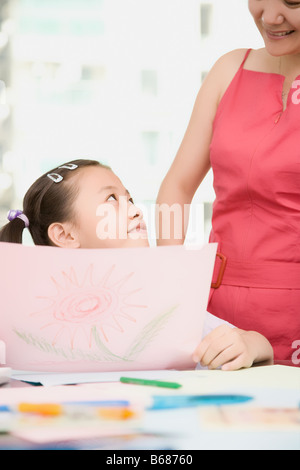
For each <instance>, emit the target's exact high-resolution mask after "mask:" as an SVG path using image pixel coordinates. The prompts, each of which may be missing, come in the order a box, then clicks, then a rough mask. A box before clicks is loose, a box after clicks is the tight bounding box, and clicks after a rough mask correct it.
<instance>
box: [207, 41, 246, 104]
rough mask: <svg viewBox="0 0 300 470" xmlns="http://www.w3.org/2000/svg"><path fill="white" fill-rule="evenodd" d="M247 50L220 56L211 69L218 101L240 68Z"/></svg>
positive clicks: (237, 50)
mask: <svg viewBox="0 0 300 470" xmlns="http://www.w3.org/2000/svg"><path fill="white" fill-rule="evenodd" d="M247 50H248V49H234V50H232V51H230V52H227V53H226V54H224V55H222V56H221V57H220V58H219V59H218V60H217V61H216V62H215V64H214V66H213V67H212V69H211V73H210V75H211V78H212V79H213V80H214V81H215V82H217V84H218V90H219V100H220V99H221V98H222V96H223V94H224V93H225V91H226V89H227V88H228V86H229V84H230V83H231V81H232V80H233V78H234V76H235V74H236V73H237V71H238V69H239V67H240V66H241V64H242V62H243V60H244V58H245V55H246V53H247Z"/></svg>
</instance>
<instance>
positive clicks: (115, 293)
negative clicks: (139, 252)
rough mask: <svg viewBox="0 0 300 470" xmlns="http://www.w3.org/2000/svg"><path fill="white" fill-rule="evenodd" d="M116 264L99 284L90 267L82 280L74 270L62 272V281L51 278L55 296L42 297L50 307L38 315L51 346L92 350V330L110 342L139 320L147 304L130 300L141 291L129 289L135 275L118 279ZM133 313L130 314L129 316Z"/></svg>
mask: <svg viewBox="0 0 300 470" xmlns="http://www.w3.org/2000/svg"><path fill="white" fill-rule="evenodd" d="M115 271H116V266H115V265H113V266H112V267H111V268H110V269H109V270H108V271H107V272H106V273H105V275H104V276H103V277H102V279H101V280H100V281H98V282H96V281H95V280H94V266H93V265H90V266H89V267H88V268H87V270H86V272H85V273H84V276H83V279H81V280H79V279H78V276H77V274H76V272H75V270H74V268H70V270H69V272H68V273H66V272H64V271H63V272H61V274H60V276H59V278H55V277H51V283H52V286H53V285H54V287H55V294H54V295H50V296H38V299H42V300H43V301H44V302H46V303H47V307H44V308H43V309H42V310H39V311H37V312H34V313H32V314H31V316H37V317H38V318H39V320H40V321H41V327H40V329H41V330H43V331H45V330H47V336H49V337H50V336H51V343H52V344H53V345H55V344H56V343H58V342H60V343H61V342H63V343H64V344H68V345H69V346H70V347H71V348H72V349H74V348H75V347H76V346H77V347H79V346H80V347H82V346H83V345H85V346H86V345H88V347H89V348H91V347H92V330H93V329H95V328H96V330H97V333H98V335H99V337H100V338H102V339H103V340H104V341H106V342H107V343H109V339H110V332H111V331H112V330H115V331H118V332H120V333H123V332H124V331H125V328H126V323H127V324H128V322H132V323H135V322H136V321H137V319H136V315H135V313H133V312H136V311H137V309H145V308H147V306H146V305H140V304H135V303H134V302H133V301H132V300H131V301H130V298H131V297H132V296H133V295H134V294H136V293H137V292H139V291H141V288H137V289H133V290H127V289H126V283H127V282H128V281H129V279H130V278H131V277H132V276H133V274H134V273H129V274H127V275H125V276H123V277H121V278H120V279H118V280H115V279H116V273H115ZM129 312H130V313H129Z"/></svg>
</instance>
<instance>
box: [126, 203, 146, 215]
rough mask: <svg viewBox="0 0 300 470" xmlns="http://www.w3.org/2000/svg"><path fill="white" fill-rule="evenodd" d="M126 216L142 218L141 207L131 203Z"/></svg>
mask: <svg viewBox="0 0 300 470" xmlns="http://www.w3.org/2000/svg"><path fill="white" fill-rule="evenodd" d="M128 217H129V218H130V219H135V218H139V219H142V218H143V212H142V211H141V209H139V208H138V207H136V206H135V205H134V204H131V205H130V207H129V209H128Z"/></svg>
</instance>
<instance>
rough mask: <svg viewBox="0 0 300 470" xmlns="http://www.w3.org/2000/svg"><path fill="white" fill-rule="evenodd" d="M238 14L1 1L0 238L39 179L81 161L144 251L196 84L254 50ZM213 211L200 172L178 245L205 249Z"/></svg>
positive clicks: (216, 3)
mask: <svg viewBox="0 0 300 470" xmlns="http://www.w3.org/2000/svg"><path fill="white" fill-rule="evenodd" d="M247 4H248V2H247V0H205V1H202V0H0V226H2V225H4V224H5V223H6V215H7V211H8V210H9V209H17V208H18V209H22V200H23V196H24V194H25V192H26V190H27V189H28V188H29V186H30V185H31V184H32V183H33V181H34V180H35V179H36V178H38V177H39V176H40V175H41V174H42V173H44V172H45V171H48V170H50V169H52V168H53V167H55V166H56V165H59V164H62V163H64V162H67V161H69V160H72V159H76V158H92V159H97V160H99V161H101V162H103V163H106V164H108V165H110V166H111V167H112V169H113V170H114V171H115V172H116V173H117V174H118V176H119V177H120V178H121V180H122V181H123V183H124V185H125V186H126V188H128V189H129V191H130V192H131V194H132V196H133V198H134V200H135V202H136V204H137V205H140V207H141V208H142V210H143V212H144V215H145V219H146V221H147V222H148V227H149V231H150V237H151V241H152V242H153V241H154V239H155V233H154V222H153V221H154V203H155V200H156V196H157V192H158V189H159V186H160V183H161V181H162V179H163V178H164V176H165V174H166V172H167V170H168V168H169V166H170V165H171V163H172V161H173V159H174V157H175V154H176V152H177V149H178V147H179V145H180V142H181V140H182V138H183V135H184V132H185V130H186V127H187V124H188V121H189V118H190V115H191V111H192V108H193V104H194V100H195V98H196V95H197V93H198V90H199V87H200V86H201V83H202V81H203V79H204V77H205V75H206V73H207V72H208V70H209V69H210V68H211V66H212V65H213V64H214V62H215V61H216V60H217V59H218V57H219V56H220V55H222V54H224V53H226V52H228V51H229V50H231V49H235V48H240V47H252V48H257V47H262V41H261V39H260V36H259V34H258V32H257V30H256V27H255V25H254V22H253V20H252V18H251V16H250V14H249V12H248V6H247ZM213 199H214V191H213V187H212V175H211V172H210V173H209V174H208V175H207V177H206V179H205V181H204V182H203V184H202V185H201V187H200V188H199V190H198V192H197V194H196V196H195V198H194V201H193V206H192V212H191V220H190V226H189V231H188V235H187V242H188V243H202V242H204V241H206V240H207V237H208V232H209V230H210V217H211V205H212V201H213ZM24 232H25V231H24ZM26 232H27V231H26ZM27 241H28V243H30V240H25V242H27Z"/></svg>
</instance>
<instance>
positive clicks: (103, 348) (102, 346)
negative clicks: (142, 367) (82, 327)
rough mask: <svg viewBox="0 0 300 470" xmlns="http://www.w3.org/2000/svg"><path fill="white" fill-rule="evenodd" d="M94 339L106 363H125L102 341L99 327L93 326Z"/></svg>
mask: <svg viewBox="0 0 300 470" xmlns="http://www.w3.org/2000/svg"><path fill="white" fill-rule="evenodd" d="M92 337H93V338H94V340H95V343H96V346H97V347H98V348H99V350H100V351H101V353H102V354H103V357H104V358H105V360H106V361H124V360H126V359H124V358H123V357H121V356H117V355H116V354H114V353H112V352H111V351H110V350H109V349H108V348H107V347H106V346H105V344H104V343H103V342H102V341H101V339H100V337H99V335H98V331H97V327H96V326H93V328H92Z"/></svg>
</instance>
